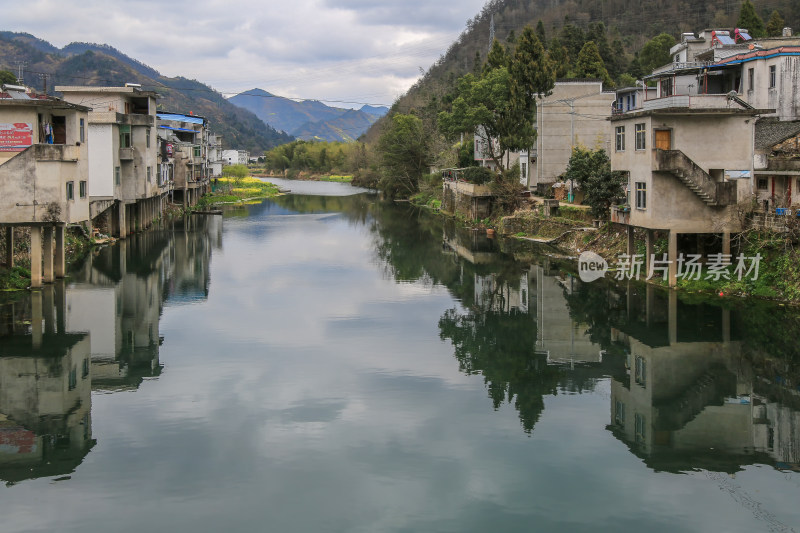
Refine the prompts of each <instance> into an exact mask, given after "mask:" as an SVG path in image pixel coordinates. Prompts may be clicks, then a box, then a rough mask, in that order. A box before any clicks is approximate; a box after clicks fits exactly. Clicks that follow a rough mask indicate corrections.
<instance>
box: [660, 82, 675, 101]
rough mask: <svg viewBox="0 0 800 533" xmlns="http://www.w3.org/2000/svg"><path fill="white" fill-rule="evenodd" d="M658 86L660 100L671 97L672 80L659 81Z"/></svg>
mask: <svg viewBox="0 0 800 533" xmlns="http://www.w3.org/2000/svg"><path fill="white" fill-rule="evenodd" d="M659 86H660V87H661V97H662V98H663V97H665V96H672V80H671V79H666V80H661V83H660V84H659Z"/></svg>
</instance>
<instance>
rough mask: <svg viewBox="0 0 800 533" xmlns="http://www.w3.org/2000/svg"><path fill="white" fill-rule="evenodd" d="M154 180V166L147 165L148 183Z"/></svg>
mask: <svg viewBox="0 0 800 533" xmlns="http://www.w3.org/2000/svg"><path fill="white" fill-rule="evenodd" d="M152 182H153V167H147V183H152Z"/></svg>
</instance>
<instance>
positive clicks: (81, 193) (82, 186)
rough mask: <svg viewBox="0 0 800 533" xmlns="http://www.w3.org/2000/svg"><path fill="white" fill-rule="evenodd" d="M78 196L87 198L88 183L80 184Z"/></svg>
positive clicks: (82, 182)
mask: <svg viewBox="0 0 800 533" xmlns="http://www.w3.org/2000/svg"><path fill="white" fill-rule="evenodd" d="M78 196H80V197H81V198H86V181H81V182H80V183H78Z"/></svg>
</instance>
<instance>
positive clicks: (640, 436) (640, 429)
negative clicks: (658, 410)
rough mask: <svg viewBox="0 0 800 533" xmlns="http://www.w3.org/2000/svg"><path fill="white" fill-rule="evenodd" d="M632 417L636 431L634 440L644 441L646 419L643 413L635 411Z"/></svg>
mask: <svg viewBox="0 0 800 533" xmlns="http://www.w3.org/2000/svg"><path fill="white" fill-rule="evenodd" d="M633 419H634V426H635V432H636V437H635V438H636V442H644V440H645V438H646V437H647V429H646V423H647V419H646V418H645V417H644V415H640V414H639V413H636V415H635V416H634V417H633Z"/></svg>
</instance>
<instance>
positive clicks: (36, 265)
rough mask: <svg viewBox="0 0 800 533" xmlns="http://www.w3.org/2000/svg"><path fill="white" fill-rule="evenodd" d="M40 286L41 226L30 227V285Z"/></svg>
mask: <svg viewBox="0 0 800 533" xmlns="http://www.w3.org/2000/svg"><path fill="white" fill-rule="evenodd" d="M41 286H42V228H41V227H40V226H33V227H31V287H41Z"/></svg>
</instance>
